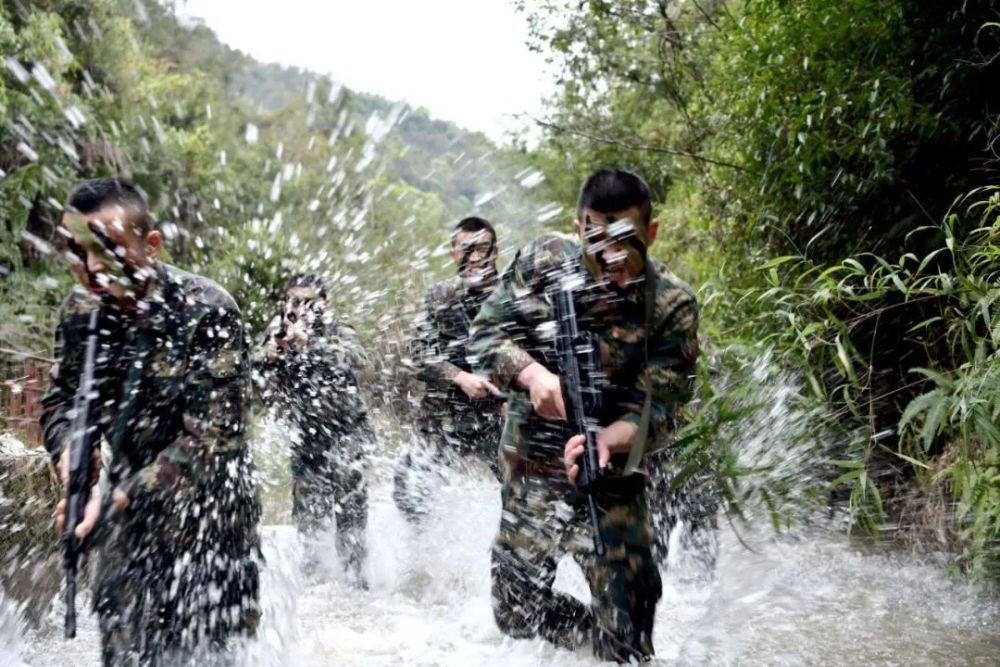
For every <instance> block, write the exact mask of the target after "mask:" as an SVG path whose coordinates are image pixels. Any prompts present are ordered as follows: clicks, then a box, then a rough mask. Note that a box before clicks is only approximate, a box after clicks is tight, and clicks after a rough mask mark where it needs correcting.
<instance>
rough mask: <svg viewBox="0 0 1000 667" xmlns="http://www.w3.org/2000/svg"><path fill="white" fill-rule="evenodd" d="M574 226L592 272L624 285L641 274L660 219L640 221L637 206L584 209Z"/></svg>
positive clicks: (611, 282)
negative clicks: (613, 208)
mask: <svg viewBox="0 0 1000 667" xmlns="http://www.w3.org/2000/svg"><path fill="white" fill-rule="evenodd" d="M575 227H576V233H577V234H578V235H579V237H580V241H581V243H582V244H583V251H584V261H585V262H586V264H587V267H588V268H589V269H590V271H591V273H593V274H594V276H595V277H596V278H597V279H598V280H602V281H607V282H608V283H610V284H612V285H614V286H616V287H619V288H624V287H625V286H626V285H628V283H629V282H630V281H632V280H634V279H635V278H637V277H638V276H639V275H641V274H642V271H643V267H644V266H645V261H646V260H645V257H646V249H647V248H648V247H649V246H650V245H652V244H653V241H654V240H655V239H656V233H657V231H659V221H657V220H655V219H654V220H650V221H649V222H648V223H645V222H643V216H642V209H640V208H639V207H638V206H633V207H631V208H627V209H625V210H623V211H613V212H610V213H606V212H603V211H595V210H593V209H589V208H584V209H583V210H581V211H580V218H579V219H578V220H577V221H576V222H575Z"/></svg>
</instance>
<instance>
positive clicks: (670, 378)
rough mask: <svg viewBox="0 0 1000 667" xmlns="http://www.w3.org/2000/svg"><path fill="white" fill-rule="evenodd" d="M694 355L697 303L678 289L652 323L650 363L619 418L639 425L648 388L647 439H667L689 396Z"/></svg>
mask: <svg viewBox="0 0 1000 667" xmlns="http://www.w3.org/2000/svg"><path fill="white" fill-rule="evenodd" d="M667 296H668V297H669V296H670V294H668V295H667ZM663 300H664V299H662V298H661V302H662V301H663ZM697 358H698V306H697V303H696V302H695V300H694V299H693V298H692V297H691V296H690V295H687V294H686V293H684V292H683V291H682V290H679V289H678V290H676V297H675V304H674V305H673V306H671V307H670V308H669V309H668V311H667V312H666V313H665V314H663V315H661V317H660V318H659V321H658V323H657V325H656V326H655V327H654V334H653V337H652V338H651V339H650V341H649V363H648V365H647V366H646V368H645V369H644V370H643V371H642V372H641V373H640V374H639V376H638V378H637V381H636V384H635V387H634V388H633V391H632V398H631V400H629V401H628V402H626V403H625V404H623V405H622V406H621V407H622V409H623V410H624V415H623V417H622V420H623V421H627V422H630V423H632V424H635V425H636V426H639V424H640V420H641V415H642V408H643V403H644V401H645V397H646V391H647V388H651V402H650V419H649V432H648V435H647V440H650V439H655V442H657V443H664V442H666V441H667V440H668V439H669V438H670V437H671V436H672V435H673V433H674V431H675V430H676V428H677V419H676V413H677V409H678V408H679V407H680V406H682V405H684V404H685V403H687V402H688V401H689V400H690V399H691V394H692V391H693V383H694V372H695V362H696V360H697Z"/></svg>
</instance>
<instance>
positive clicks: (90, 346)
mask: <svg viewBox="0 0 1000 667" xmlns="http://www.w3.org/2000/svg"><path fill="white" fill-rule="evenodd" d="M97 315H98V310H97V309H96V308H95V309H94V310H93V311H91V313H90V320H89V321H88V323H87V342H86V347H85V349H84V356H83V368H82V371H81V373H80V384H79V385H78V386H77V389H76V395H75V396H74V397H73V422H72V424H71V428H70V433H69V436H70V437H69V444H68V446H69V479H68V483H67V485H66V523H65V525H64V526H63V537H64V539H65V546H66V553H65V567H66V625H65V637H66V639H72V638H73V637H76V576H77V569H78V566H79V562H80V556H81V555H82V552H83V545H82V543H81V542H82V541H81V540H79V539H77V537H76V535H75V531H76V527H77V525H78V524H79V523H80V521H81V520H82V519H83V511H84V508H85V507H86V506H87V502H88V501H89V500H90V492H91V466H92V459H93V456H94V451H95V449H96V447H97V443H98V440H99V432H98V428H97V420H96V412H97V411H96V407H97V395H96V394H97V386H96V384H95V382H94V364H95V359H96V356H97V334H98V318H97Z"/></svg>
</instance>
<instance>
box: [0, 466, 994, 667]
mask: <svg viewBox="0 0 1000 667" xmlns="http://www.w3.org/2000/svg"><path fill="white" fill-rule="evenodd" d="M498 519H499V507H498V488H497V485H496V483H495V482H493V481H492V480H491V479H490V478H489V477H488V475H487V474H486V473H485V471H483V472H482V474H479V473H478V472H477V474H475V475H472V476H471V477H470V476H469V475H460V474H458V473H456V472H450V473H448V474H447V485H446V486H444V487H443V488H441V489H440V493H439V495H438V496H437V498H436V500H435V507H434V512H433V514H432V516H431V517H430V518H429V519H428V520H427V522H426V525H425V526H424V527H423V528H422V529H416V528H414V527H413V526H410V525H409V524H407V523H406V522H405V521H404V520H403V518H402V516H401V515H400V514H399V512H398V511H397V510H396V508H395V507H394V505H393V503H392V500H391V497H390V487H389V485H388V484H386V483H380V484H378V485H376V486H375V488H373V493H372V506H371V515H370V523H369V525H370V528H371V530H370V535H369V546H370V560H369V563H368V576H369V579H370V584H371V590H370V592H368V593H361V592H359V591H357V590H356V589H354V588H352V587H351V586H350V585H349V584H348V583H347V582H346V580H344V579H343V578H342V577H341V576H340V575H339V574H338V569H337V567H336V565H335V554H334V553H333V549H332V547H331V548H329V549H327V548H320V549H318V550H317V551H316V552H315V553H316V554H318V556H317V563H316V565H315V566H314V567H312V568H311V570H310V572H309V573H308V574H303V573H302V569H303V568H302V565H303V558H304V550H303V548H302V547H301V546H300V544H299V543H298V540H297V538H296V535H295V531H294V529H293V528H292V527H290V526H268V527H267V528H266V529H265V541H266V555H267V568H266V571H265V579H264V591H263V594H264V602H265V618H264V621H263V627H262V629H261V632H260V634H259V637H258V639H257V640H255V641H254V642H253V643H252V645H251V646H249V647H248V648H247V652H246V655H244V656H243V657H242V658H241V661H240V662H241V663H243V664H249V665H261V666H268V667H270V666H272V665H296V666H299V665H301V666H304V667H309V666H313V665H315V666H319V665H345V666H347V665H364V666H366V667H372V666H375V665H426V666H431V665H440V666H445V665H455V666H459V665H461V666H463V667H464V666H468V665H496V666H498V667H499V666H502V667H512V666H516V665H552V666H569V665H596V664H599V663H598V662H597V661H596V660H595V659H594V658H593V657H591V656H590V655H589V652H588V651H586V650H581V651H578V652H576V653H571V652H568V651H564V650H559V649H555V648H552V647H551V646H548V645H546V644H545V643H543V642H541V641H532V640H510V639H507V638H504V637H503V636H502V635H501V634H500V633H499V631H498V630H497V629H496V627H495V626H494V624H493V619H492V615H491V611H490V598H489V547H490V542H491V540H492V537H493V534H494V531H495V529H496V525H497V522H498ZM744 537H745V538H747V539H748V540H749V542H750V544H751V546H752V547H753V549H754V551H749V550H747V549H746V548H745V547H744V546H743V545H741V544H740V542H739V541H738V540H737V539H736V537H735V536H734V534H733V533H732V532H731V530H730V529H729V528H724V529H723V535H722V550H721V555H720V558H719V561H718V568H717V574H716V577H715V579H714V581H711V582H701V583H697V582H696V583H691V582H688V581H687V579H688V577H686V576H685V572H686V571H687V570H686V568H685V565H684V558H683V554H676V556H677V558H675V557H674V556H672V557H671V562H672V565H673V566H672V567H669V568H668V571H667V572H666V573H665V576H664V595H663V598H662V600H661V601H660V604H659V608H658V615H657V621H656V632H655V644H656V649H657V659H656V661H655V662H654V664H663V665H996V664H1000V606H998V604H997V603H996V602H991V601H989V600H988V599H986V598H984V597H983V596H981V595H980V594H978V593H977V592H976V591H975V590H974V589H973V588H972V587H970V586H968V585H965V584H962V583H960V582H959V581H957V580H956V579H955V578H952V577H950V576H949V575H948V574H947V573H946V572H945V571H944V569H943V568H942V567H941V566H940V565H936V564H934V563H929V562H921V561H920V560H917V559H916V558H914V557H912V556H908V555H900V554H885V553H878V552H873V551H872V550H870V549H865V548H863V545H860V544H855V543H852V542H851V541H850V540H849V539H847V538H846V537H844V536H842V535H840V534H838V533H836V532H834V531H829V532H818V533H814V534H811V535H798V536H786V537H782V538H777V539H776V538H774V537H772V536H770V535H769V534H767V533H763V532H761V533H759V534H756V533H752V534H748V535H745V536H744ZM557 586H559V587H561V588H563V589H564V590H568V591H569V592H571V593H573V594H576V595H579V596H580V597H581V598H583V599H586V597H587V593H586V586H585V584H584V581H583V577H582V574H581V573H580V571H579V570H578V569H577V568H576V566H575V565H573V564H572V562H571V561H566V562H564V563H561V564H560V571H559V576H558V578H557ZM81 603H84V601H81ZM58 606H59V605H58V604H56V605H54V607H53V611H52V613H51V614H50V616H49V618H48V623H47V625H46V626H45V627H43V628H42V629H41V630H40V631H37V632H27V631H25V630H24V629H23V627H22V626H21V625H20V624H19V623H18V621H17V619H16V618H15V617H14V614H13V611H12V608H11V605H10V604H9V603H4V602H2V601H0V664H3V665H30V666H32V667H48V666H52V667H55V666H60V667H61V666H77V665H79V666H83V665H96V664H98V662H99V659H98V653H97V644H98V636H97V631H96V626H95V622H94V619H93V617H92V616H90V615H89V614H87V615H84V616H83V617H82V618H81V631H80V634H79V635H78V637H77V639H76V640H73V641H65V640H63V639H62V636H61V619H62V612H61V610H60V609H58ZM82 606H83V604H81V607H82Z"/></svg>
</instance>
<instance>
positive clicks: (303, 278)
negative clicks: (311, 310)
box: [285, 273, 326, 299]
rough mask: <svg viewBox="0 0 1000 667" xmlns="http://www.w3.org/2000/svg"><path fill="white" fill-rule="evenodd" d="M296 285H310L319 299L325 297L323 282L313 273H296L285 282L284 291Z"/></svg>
mask: <svg viewBox="0 0 1000 667" xmlns="http://www.w3.org/2000/svg"><path fill="white" fill-rule="evenodd" d="M296 287H312V288H313V289H314V290H316V294H318V295H319V297H320V298H321V299H325V298H326V285H324V284H323V279H322V278H321V277H320V276H317V275H316V274H315V273H297V274H295V275H294V276H292V277H291V278H289V279H288V282H287V283H285V291H286V292H287V291H288V290H290V289H294V288H296Z"/></svg>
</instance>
